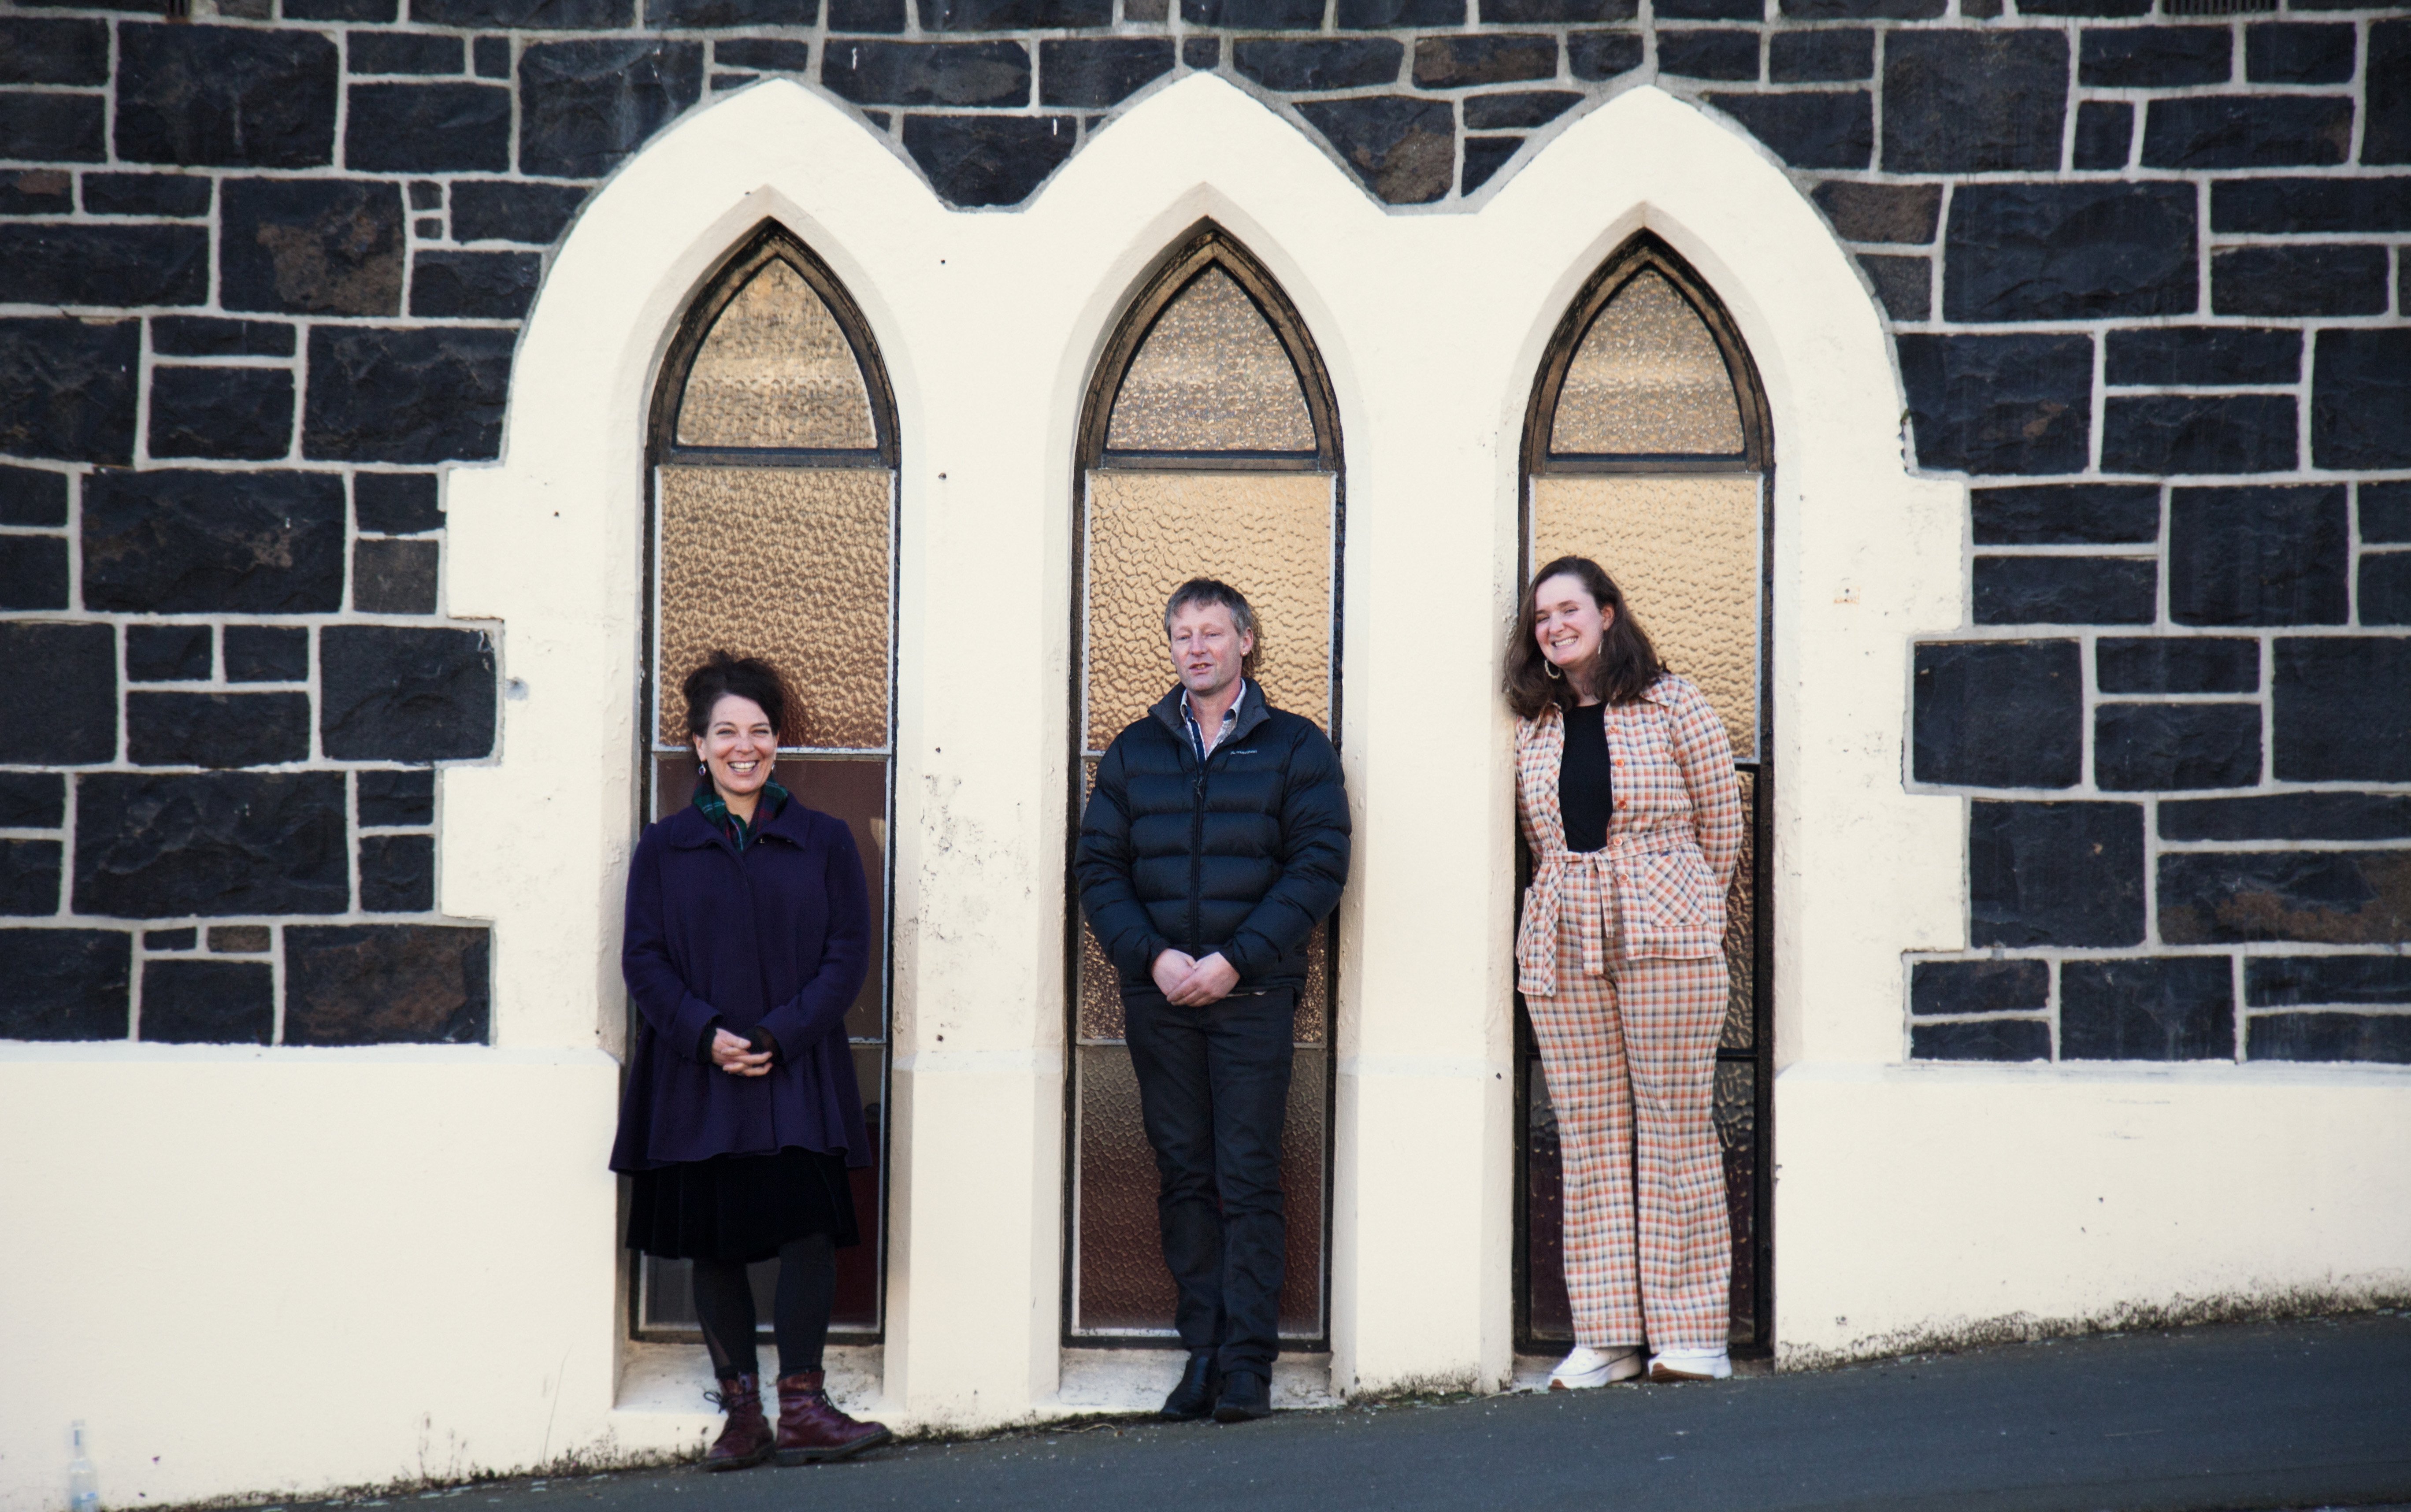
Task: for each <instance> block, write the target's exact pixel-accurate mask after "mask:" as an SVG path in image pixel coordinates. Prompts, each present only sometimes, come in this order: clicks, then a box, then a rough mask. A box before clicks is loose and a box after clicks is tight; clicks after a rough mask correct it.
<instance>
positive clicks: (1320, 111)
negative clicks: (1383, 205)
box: [1298, 96, 1456, 205]
mask: <svg viewBox="0 0 2411 1512" xmlns="http://www.w3.org/2000/svg"><path fill="white" fill-rule="evenodd" d="M1298 109H1299V111H1300V112H1301V113H1302V114H1304V115H1305V117H1306V119H1307V124H1308V125H1311V126H1312V127H1314V129H1315V130H1317V131H1319V132H1321V133H1322V135H1323V137H1324V138H1327V139H1328V140H1329V141H1330V143H1331V145H1332V146H1333V147H1335V148H1337V149H1338V152H1339V155H1340V157H1341V158H1342V159H1344V160H1345V161H1346V162H1347V164H1348V166H1349V167H1352V168H1353V169H1355V170H1356V176H1357V177H1358V178H1359V179H1361V180H1363V181H1364V182H1365V184H1366V187H1368V188H1370V189H1371V190H1372V191H1373V193H1374V194H1375V195H1376V196H1379V197H1380V198H1381V199H1382V200H1384V201H1386V202H1388V203H1390V204H1393V205H1421V204H1426V203H1429V202H1430V201H1432V200H1435V199H1438V198H1440V197H1441V196H1444V195H1446V194H1447V193H1448V187H1449V181H1450V180H1451V179H1453V178H1454V177H1455V174H1456V120H1455V116H1454V112H1453V111H1452V110H1451V109H1450V108H1449V105H1448V102H1447V101H1445V100H1416V99H1401V98H1398V97H1396V96H1377V97H1373V98H1367V99H1358V100H1331V101H1324V102H1316V103H1313V104H1308V105H1301V106H1299V107H1298Z"/></svg>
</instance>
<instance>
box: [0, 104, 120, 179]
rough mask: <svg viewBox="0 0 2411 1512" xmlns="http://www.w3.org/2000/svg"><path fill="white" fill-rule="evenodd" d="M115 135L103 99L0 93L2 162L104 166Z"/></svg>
mask: <svg viewBox="0 0 2411 1512" xmlns="http://www.w3.org/2000/svg"><path fill="white" fill-rule="evenodd" d="M108 137H109V130H108V125H107V123H106V122H105V120H104V118H103V112H102V109H101V97H100V96H99V95H50V94H38V93H34V92H30V91H16V90H9V91H5V92H0V157H13V158H16V159H18V160H20V161H27V160H30V161H32V162H36V163H41V162H51V163H98V162H101V161H103V160H105V159H106V158H107V157H108V156H109V141H108Z"/></svg>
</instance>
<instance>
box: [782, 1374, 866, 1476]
mask: <svg viewBox="0 0 2411 1512" xmlns="http://www.w3.org/2000/svg"><path fill="white" fill-rule="evenodd" d="M824 1380H826V1376H825V1375H824V1374H822V1373H821V1372H819V1371H797V1372H796V1374H793V1375H782V1376H780V1377H779V1462H780V1463H781V1464H782V1465H800V1464H814V1463H817V1462H819V1461H823V1460H842V1459H844V1458H845V1457H846V1456H847V1455H849V1454H859V1453H861V1452H862V1451H863V1450H865V1449H867V1448H869V1447H871V1446H872V1445H874V1444H884V1443H886V1442H887V1440H888V1437H889V1434H888V1432H887V1425H886V1424H884V1423H858V1422H855V1420H854V1419H853V1418H849V1417H847V1416H846V1415H845V1414H843V1413H841V1412H840V1411H838V1409H837V1403H834V1402H831V1401H830V1400H829V1399H828V1393H827V1392H826V1391H824V1390H822V1389H821V1382H822V1381H824Z"/></svg>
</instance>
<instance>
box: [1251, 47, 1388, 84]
mask: <svg viewBox="0 0 2411 1512" xmlns="http://www.w3.org/2000/svg"><path fill="white" fill-rule="evenodd" d="M1406 56H1407V49H1406V44H1404V43H1402V42H1397V41H1394V40H1392V39H1391V38H1389V37H1386V36H1316V37H1298V38H1290V37H1270V36H1243V37H1240V38H1239V39H1238V40H1236V41H1235V42H1233V43H1232V44H1231V66H1232V67H1234V68H1236V69H1237V70H1238V71H1239V72H1241V73H1243V74H1245V75H1247V76H1248V77H1249V79H1252V80H1255V81H1256V82H1258V83H1260V84H1262V85H1264V87H1265V88H1267V89H1277V90H1281V91H1283V92H1286V93H1299V92H1304V91H1311V90H1325V89H1361V88H1363V87H1365V86H1366V85H1368V84H1394V83H1395V82H1397V79H1398V69H1399V67H1400V65H1402V64H1403V63H1404V62H1405V61H1406Z"/></svg>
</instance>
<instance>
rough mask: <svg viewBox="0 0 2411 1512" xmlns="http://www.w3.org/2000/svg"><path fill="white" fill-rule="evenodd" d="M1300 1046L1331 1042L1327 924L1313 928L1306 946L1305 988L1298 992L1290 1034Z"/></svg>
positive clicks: (1329, 937) (1329, 931) (1328, 935)
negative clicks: (1294, 1023) (1295, 1018)
mask: <svg viewBox="0 0 2411 1512" xmlns="http://www.w3.org/2000/svg"><path fill="white" fill-rule="evenodd" d="M1291 1032H1292V1033H1293V1034H1294V1035H1295V1036H1296V1039H1297V1042H1298V1043H1299V1044H1301V1045H1321V1044H1328V1043H1330V1039H1331V921H1330V920H1328V919H1325V920H1324V921H1322V923H1319V924H1317V925H1315V928H1314V934H1313V936H1312V937H1311V938H1308V940H1307V942H1306V985H1305V986H1304V987H1302V988H1300V989H1298V994H1297V1022H1296V1025H1295V1026H1294V1027H1293V1030H1292V1031H1291Z"/></svg>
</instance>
